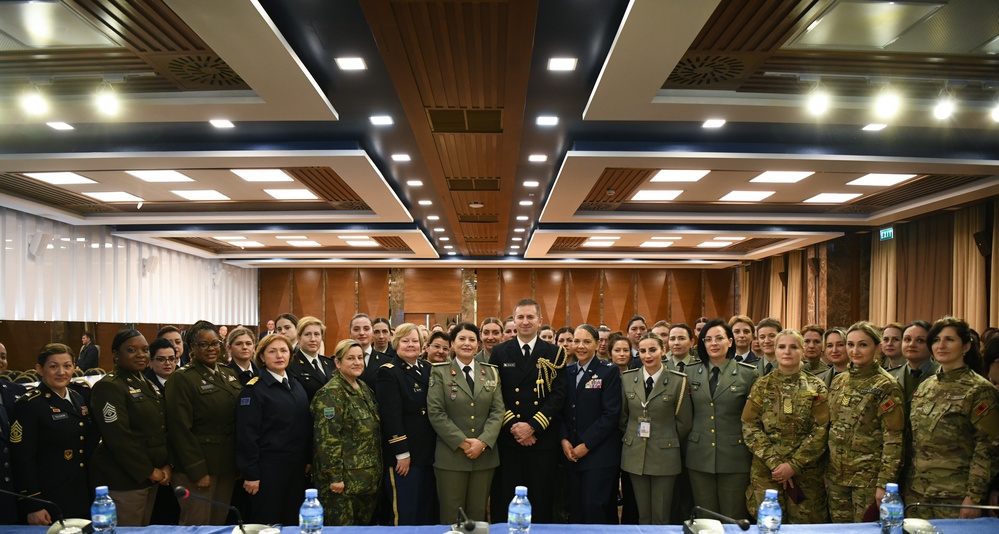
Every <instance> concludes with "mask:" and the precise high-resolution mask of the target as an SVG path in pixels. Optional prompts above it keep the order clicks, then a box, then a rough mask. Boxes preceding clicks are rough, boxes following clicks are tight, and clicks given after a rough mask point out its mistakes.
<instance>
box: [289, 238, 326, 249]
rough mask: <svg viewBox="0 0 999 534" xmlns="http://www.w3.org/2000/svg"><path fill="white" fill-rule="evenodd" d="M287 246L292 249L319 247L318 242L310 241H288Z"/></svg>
mask: <svg viewBox="0 0 999 534" xmlns="http://www.w3.org/2000/svg"><path fill="white" fill-rule="evenodd" d="M288 244H289V245H291V246H293V247H321V246H322V245H320V244H319V242H318V241H312V240H311V239H293V240H291V241H288Z"/></svg>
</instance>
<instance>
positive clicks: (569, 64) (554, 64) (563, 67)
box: [548, 57, 576, 72]
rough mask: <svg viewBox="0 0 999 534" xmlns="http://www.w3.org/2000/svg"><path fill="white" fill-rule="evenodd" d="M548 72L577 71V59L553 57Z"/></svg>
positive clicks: (549, 62)
mask: <svg viewBox="0 0 999 534" xmlns="http://www.w3.org/2000/svg"><path fill="white" fill-rule="evenodd" d="M548 70H550V71H561V72H566V71H572V70H576V58H574V57H553V58H550V59H549V60H548Z"/></svg>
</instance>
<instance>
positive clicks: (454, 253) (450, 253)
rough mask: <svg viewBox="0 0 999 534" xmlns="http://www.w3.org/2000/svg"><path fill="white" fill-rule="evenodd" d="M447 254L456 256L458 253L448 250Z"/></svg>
mask: <svg viewBox="0 0 999 534" xmlns="http://www.w3.org/2000/svg"><path fill="white" fill-rule="evenodd" d="M447 255H448V256H457V255H458V253H457V252H448V253H447Z"/></svg>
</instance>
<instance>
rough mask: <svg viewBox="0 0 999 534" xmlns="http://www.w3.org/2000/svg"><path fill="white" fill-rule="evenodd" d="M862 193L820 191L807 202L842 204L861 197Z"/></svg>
mask: <svg viewBox="0 0 999 534" xmlns="http://www.w3.org/2000/svg"><path fill="white" fill-rule="evenodd" d="M860 195H861V194H860V193H820V194H818V195H815V196H814V197H812V198H809V199H806V200H805V202H809V203H812V204H842V203H844V202H848V201H850V200H853V199H855V198H857V197H859V196H860Z"/></svg>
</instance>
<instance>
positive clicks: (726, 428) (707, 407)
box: [686, 359, 757, 519]
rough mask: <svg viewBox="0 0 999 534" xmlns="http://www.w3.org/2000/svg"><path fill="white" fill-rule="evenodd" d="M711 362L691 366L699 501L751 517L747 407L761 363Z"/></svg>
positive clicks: (693, 466) (690, 448)
mask: <svg viewBox="0 0 999 534" xmlns="http://www.w3.org/2000/svg"><path fill="white" fill-rule="evenodd" d="M713 369H716V367H715V366H714V365H712V364H711V363H710V362H707V361H701V362H698V363H696V364H692V365H691V366H690V367H688V368H687V373H686V374H687V379H688V382H687V383H688V384H689V386H690V401H691V405H692V407H693V411H694V419H693V427H692V428H691V430H690V435H689V436H688V438H687V450H686V455H687V457H686V466H687V469H688V471H689V472H690V481H691V487H692V490H693V497H694V504H696V505H697V506H701V507H704V508H707V509H709V510H713V511H716V512H719V513H721V514H722V515H727V516H729V517H734V518H736V519H748V518H749V514H748V513H747V511H746V487H747V486H748V485H749V466H750V463H751V462H752V458H753V457H752V454H751V453H750V452H749V449H748V448H746V443H745V441H744V440H743V432H742V420H741V417H742V410H743V408H744V407H745V406H746V399H747V398H748V397H749V391H750V389H752V387H753V383H754V382H756V378H757V373H756V367H755V366H753V365H752V364H747V363H740V362H737V361H735V360H734V359H727V360H725V362H724V363H722V364H721V365H720V366H718V367H717V369H718V371H717V373H718V378H717V382H716V386H715V392H714V394H712V393H711V387H710V383H711V376H712V374H714V373H715V371H714V370H713Z"/></svg>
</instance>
